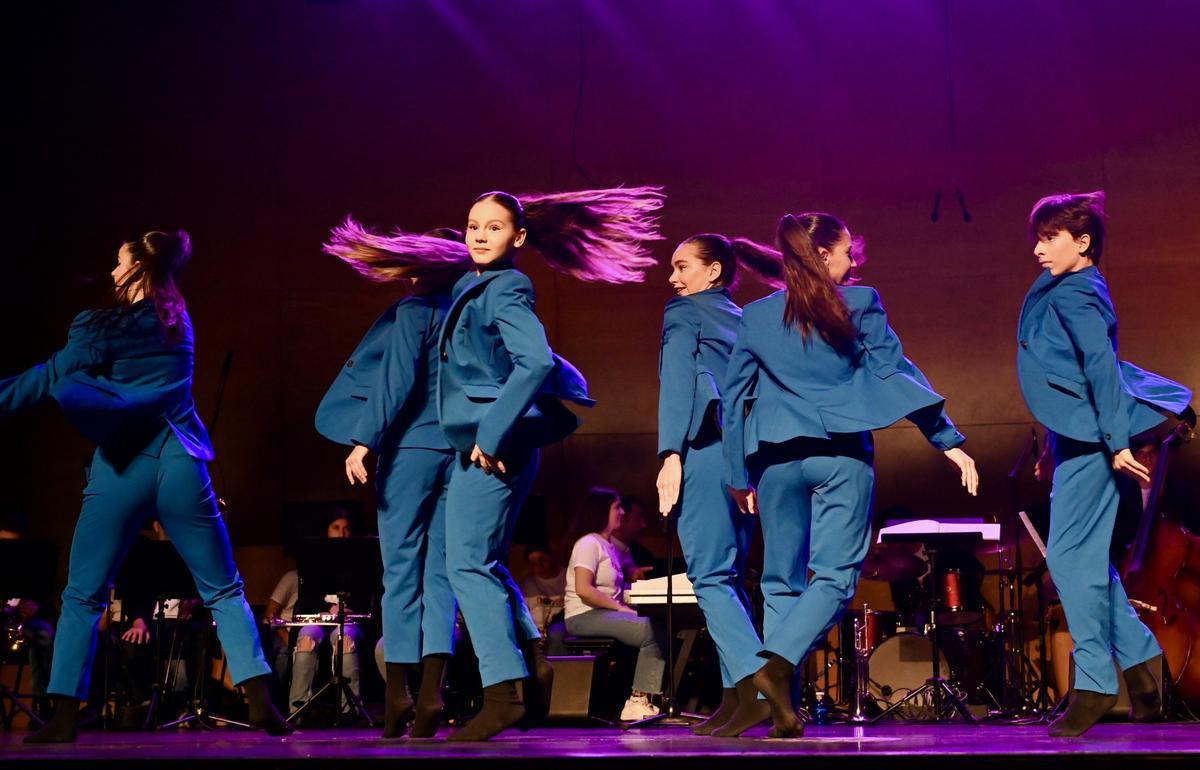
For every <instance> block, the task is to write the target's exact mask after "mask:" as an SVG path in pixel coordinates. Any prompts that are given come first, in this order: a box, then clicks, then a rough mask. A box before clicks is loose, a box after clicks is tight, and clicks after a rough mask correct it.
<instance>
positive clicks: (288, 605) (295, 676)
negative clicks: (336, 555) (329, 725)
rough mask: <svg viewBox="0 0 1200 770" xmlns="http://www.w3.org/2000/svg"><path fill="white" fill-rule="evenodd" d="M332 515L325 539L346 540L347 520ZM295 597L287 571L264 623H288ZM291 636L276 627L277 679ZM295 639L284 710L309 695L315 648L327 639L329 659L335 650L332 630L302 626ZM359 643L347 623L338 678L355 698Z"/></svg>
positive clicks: (296, 586)
mask: <svg viewBox="0 0 1200 770" xmlns="http://www.w3.org/2000/svg"><path fill="white" fill-rule="evenodd" d="M333 516H334V518H333V519H332V520H331V521H329V522H328V524H326V526H325V536H326V537H350V536H351V535H352V534H353V533H352V532H351V530H350V520H349V519H348V518H346V514H345V512H344V511H341V510H336V511H335V512H334V513H333ZM299 598H300V577H299V573H297V571H296V570H289V571H287V572H285V573H284V574H283V577H281V578H279V582H278V583H277V584H276V585H275V590H274V591H272V592H271V598H270V599H269V600H268V601H267V609H266V621H267V622H268V623H269V624H273V625H278V624H279V623H280V622H281V621H283V622H291V621H292V619H293V617H294V616H295V615H296V614H297V612H298V611H297V607H296V603H297V601H298V600H299ZM300 609H301V610H304V609H314V610H316V611H318V612H328V613H329V614H331V615H336V614H337V611H338V608H337V605H336V604H333V605H327V606H322V607H316V608H304V607H302V608H300ZM291 636H292V635H291V634H290V633H289V632H288V628H287V627H284V626H280V627H279V628H278V629H277V634H276V639H275V650H274V660H275V667H276V675H277V676H280V677H283V676H284V672H286V671H287V657H286V656H287V655H288V652H289V647H291ZM295 637H296V641H295V646H294V648H292V649H291V656H292V661H291V662H292V676H291V685H290V687H289V690H288V710H291V709H295V708H296V707H297V706H299V705H300V704H302V703H303V702H304V701H306V700H307V699H308V698H309V697H310V696H311V695H312V689H313V680H314V679H315V678H316V674H317V648H319V647H320V646H321V644H322V642H324V641H325V640H326V639H327V638H328V640H329V644H330V650H331V651H330V659H331V660H332V656H333V654H334V653H333V650H336V649H337V628H336V627H332V626H316V625H312V626H303V627H302V628H301V629H300V631H299V632H298V633H296V634H295ZM362 642H363V632H362V629H360V628H359V627H358V626H356V625H354V624H351V623H347V624H346V640H345V642H344V644H343V647H342V675H343V676H345V677H346V679H347V680H348V681H349V683H350V689H351V690H352V691H353V692H354V694H355V695H359V694H361V691H360V689H359V669H360V666H359V648H360V647H361V645H362ZM343 705H344V708H345V709H346V710H347V711H348V710H349V709H350V706H349V704H343Z"/></svg>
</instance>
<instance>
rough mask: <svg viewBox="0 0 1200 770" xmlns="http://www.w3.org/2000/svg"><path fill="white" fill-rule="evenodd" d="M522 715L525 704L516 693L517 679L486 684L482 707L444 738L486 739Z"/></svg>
mask: <svg viewBox="0 0 1200 770" xmlns="http://www.w3.org/2000/svg"><path fill="white" fill-rule="evenodd" d="M524 716H525V705H524V704H523V703H521V698H520V696H519V695H517V680H515V679H511V680H509V681H507V682H499V683H497V684H492V685H488V686H487V687H484V688H483V708H482V709H480V711H479V713H478V714H476V715H475V718H474V719H472V720H471V721H470V722H467V723H466V724H465V725H463V727H462V729H461V730H458V731H457V732H453V733H451V734H450V737H449V738H447V739H446V740H448V741H453V742H456V743H458V742H462V741H486V740H488V739H489V738H491V737H492V736H494V735H497V734H499V733H500V732H502V731H504V730H506V729H508V728H509V727H512V726H513V725H515V724H517V723H518V722H520V721H521V718H522V717H524Z"/></svg>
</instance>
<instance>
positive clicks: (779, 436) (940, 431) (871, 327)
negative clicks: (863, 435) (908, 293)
mask: <svg viewBox="0 0 1200 770" xmlns="http://www.w3.org/2000/svg"><path fill="white" fill-rule="evenodd" d="M840 289H841V292H842V297H843V298H844V299H845V301H846V305H847V307H849V309H850V314H851V319H852V321H853V322H854V325H855V326H857V327H858V330H859V333H858V338H857V339H856V340H855V343H854V349H853V351H851V352H850V354H843V353H840V352H839V351H837V350H836V349H835V348H833V347H832V346H830V345H829V343H827V342H826V341H825V340H824V338H822V337H821V336H820V335H819V334H816V333H813V334H810V335H809V339H808V340H807V341H805V340H804V338H803V337H802V336H801V334H800V332H799V331H797V330H796V329H795V328H794V327H792V326H784V324H783V311H784V307H785V304H786V301H787V293H786V292H785V291H778V292H775V293H774V294H771V295H770V296H767V297H765V298H763V299H761V300H759V301H757V302H752V303H751V304H749V305H747V306H746V309H745V312H744V314H743V315H742V322H741V324H740V325H739V327H738V334H737V342H736V343H735V344H734V349H733V354H732V357H731V358H730V361H729V370H728V374H727V376H726V379H725V383H726V384H725V391H724V398H723V402H724V407H725V409H724V411H725V439H724V445H725V463H726V473H727V474H728V478H727V480H726V481H727V482H728V483H729V484H730V485H731V486H733V487H734V488H736V489H746V488H748V486H749V478H748V476H747V471H746V462H747V460H748V459H749V458H750V457H753V456H754V454H755V453H756V452H758V451H759V450H760V449H762V448H764V445H769V444H781V443H784V442H786V441H789V440H791V439H794V438H800V437H810V438H829V437H830V434H834V433H860V432H862V431H870V430H876V429H878V428H885V427H887V426H889V425H891V424H892V423H894V422H896V421H897V420H899V419H900V418H902V417H907V418H908V419H909V420H911V421H912V422H913V423H915V424H916V426H917V427H918V428H920V429H921V432H922V433H923V434H924V435H925V438H926V439H928V441H929V443H931V444H933V445H934V446H935V447H937V448H938V449H941V450H943V451H944V450H947V449H951V448H953V447H956V446H959V445H960V444H962V443H963V442H964V441H966V439H965V438H964V437H963V435H962V434H961V433H959V432H958V430H957V429H955V427H954V424H953V423H952V422H950V419H949V418H948V417H947V416H946V412H945V409H944V408H943V407H944V405H945V399H944V398H942V397H941V396H939V395H938V394H937V393H935V392H934V391H933V387H932V386H931V385H930V384H929V380H927V379H926V378H925V375H924V374H922V373H921V371H920V370H919V369H917V367H916V366H914V365H913V363H912V361H909V360H908V359H907V358H906V357H905V356H904V350H903V348H902V347H901V345H900V339H899V338H898V337H897V336H896V333H895V332H894V331H892V328H891V327H890V326H889V325H888V322H887V314H886V313H884V310H883V305H882V303H881V302H880V299H879V294H878V293H877V292H876V291H875V290H874V289H872V288H870V287H867V286H843V287H840Z"/></svg>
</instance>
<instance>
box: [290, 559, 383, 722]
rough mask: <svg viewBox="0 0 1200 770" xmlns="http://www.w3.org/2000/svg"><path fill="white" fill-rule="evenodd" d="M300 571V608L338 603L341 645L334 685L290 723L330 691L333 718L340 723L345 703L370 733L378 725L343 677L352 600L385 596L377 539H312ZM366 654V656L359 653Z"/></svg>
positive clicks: (297, 714)
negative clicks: (348, 607)
mask: <svg viewBox="0 0 1200 770" xmlns="http://www.w3.org/2000/svg"><path fill="white" fill-rule="evenodd" d="M296 570H297V573H298V574H299V581H300V595H299V597H298V599H297V602H296V604H297V605H298V606H314V605H318V604H320V605H328V604H329V602H328V601H327V600H326V597H328V596H330V595H333V596H336V597H337V608H338V611H337V616H336V617H335V622H336V623H337V631H338V636H337V641H336V642H334V645H333V647H334V649H333V673H332V674H331V675H330V677H329V681H328V682H326V683H325V684H324V685H322V686H321V688H320V689H319V690H317V691H316V692H314V693H313V694H312V695H310V696H308V698H307V699H306V700H305V701H304V702H303V703H301V704H300V705H299V706H298V707H296V710H295V711H293V712H292V713H290V714H288V718H287V721H288V722H291V721H293V720H295V719H297V718H299V717H300V715H301V714H303V713H304V712H305V711H307V710H308V709H309V707H311V706H312V704H313V703H315V702H316V700H317V699H318V698H320V697H321V695H322V693H324V692H325V691H326V690H333V693H334V714H335V715H336V716H335V717H334V718H335V719H337V720H340V719H341V716H342V701H343V699H345V702H346V703H348V704H350V706H351V707H352V708H353V709H354V711H355V713H357V714H358V715H359V716H360V717H361V718H362V719H363V721H365V722H366V723H367V725H368V726H369V727H375V726H376V722H375V720H374V719H373V718H372V717H371V714H370V712H368V711H367V707H366V706H365V705H364V704H363V701H362V698H361V697H359V696H358V695H356V694H355V693H354V691H353V690H351V689H350V680H348V679H346V677H345V676H344V675H343V673H342V651H343V645H344V644H345V640H346V604H347V602H348V601H350V600H351V598H352V597H355V598H358V599H360V600H362V599H364V598H365V599H367V600H369V601H370V600H373V599H374V597H376V596H378V595H379V594H380V593H381V592H382V587H383V558H382V556H381V555H380V552H379V538H377V537H309V538H304V539H303V540H301V541H300V543H299V548H298V553H297V559H296ZM360 652H361V651H360Z"/></svg>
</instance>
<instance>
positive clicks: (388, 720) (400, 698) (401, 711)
mask: <svg viewBox="0 0 1200 770" xmlns="http://www.w3.org/2000/svg"><path fill="white" fill-rule="evenodd" d="M384 668H385V669H386V670H387V683H386V686H385V690H384V698H383V700H384V711H383V736H382V737H384V738H400V737H402V736H403V735H404V733H405V731H406V730H407V729H408V723H409V722H411V721H412V718H413V699H412V695H411V694H410V693H409V691H408V669H409V668H410V666H409V665H408V664H407V663H387V664H385V665H384Z"/></svg>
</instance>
